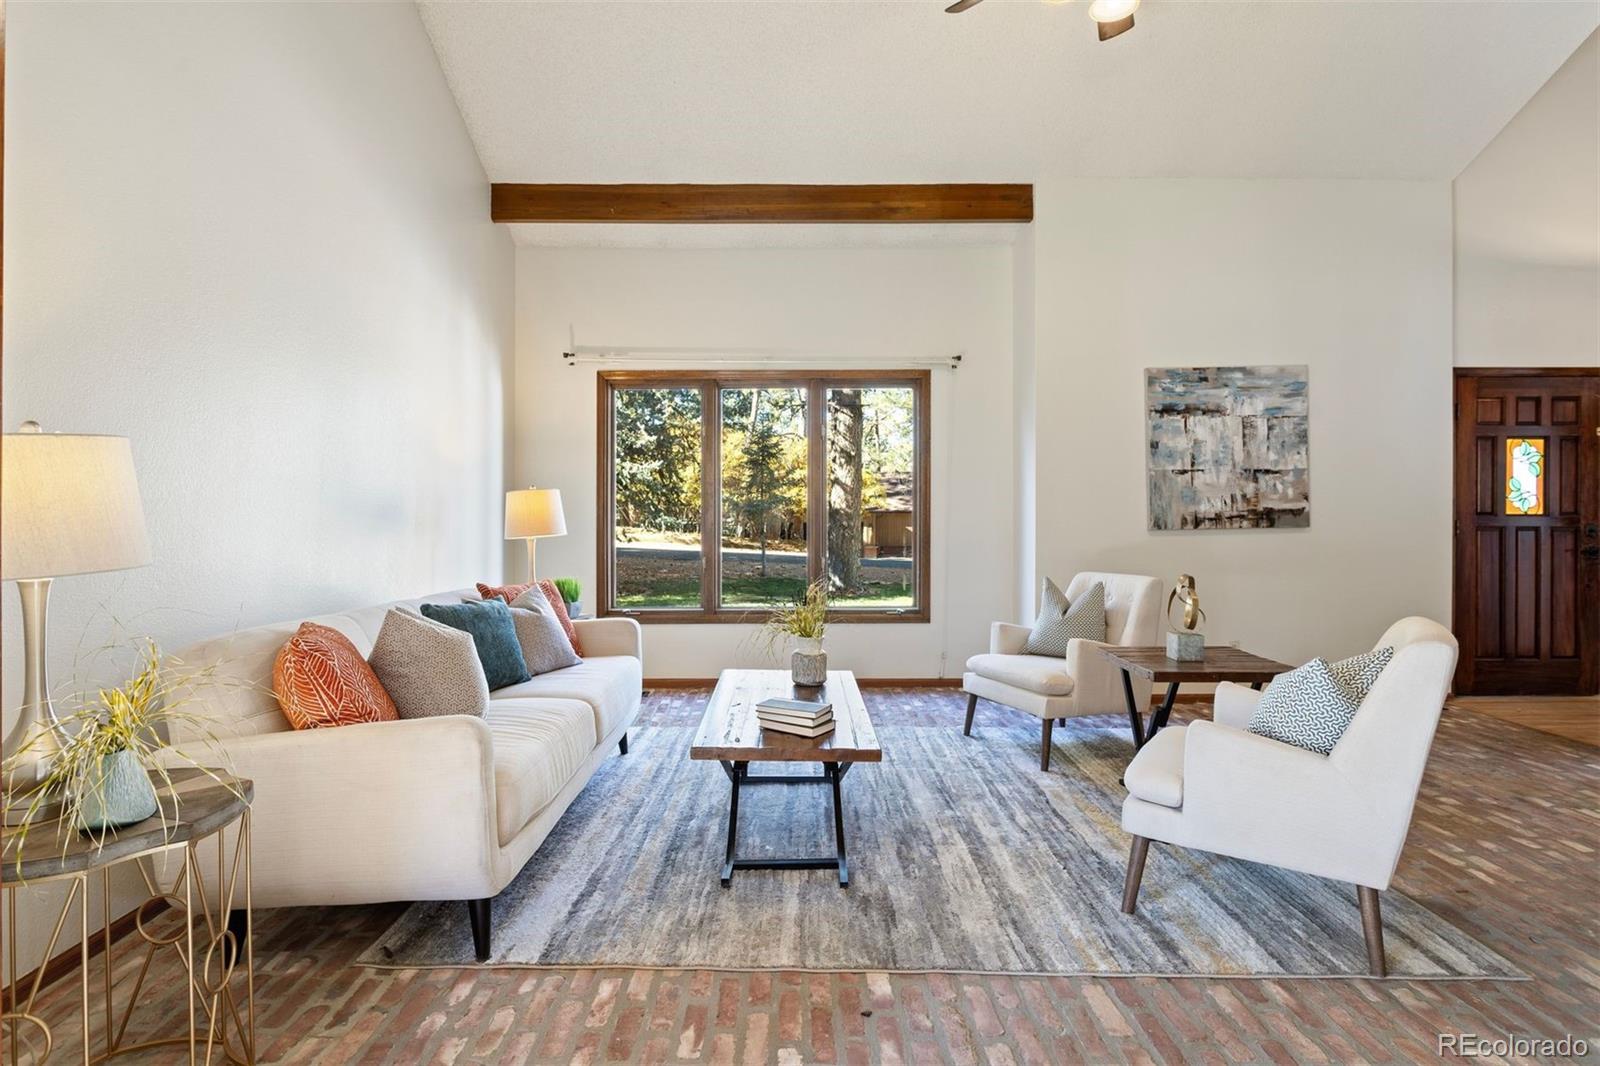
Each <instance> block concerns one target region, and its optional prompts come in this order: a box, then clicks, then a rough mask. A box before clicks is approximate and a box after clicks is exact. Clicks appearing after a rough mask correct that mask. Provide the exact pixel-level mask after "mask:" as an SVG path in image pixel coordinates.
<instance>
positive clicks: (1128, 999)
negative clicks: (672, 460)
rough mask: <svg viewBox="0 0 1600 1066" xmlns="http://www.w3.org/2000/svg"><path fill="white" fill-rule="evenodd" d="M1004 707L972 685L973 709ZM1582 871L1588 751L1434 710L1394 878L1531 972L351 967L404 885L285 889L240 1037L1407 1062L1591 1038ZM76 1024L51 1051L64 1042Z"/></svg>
mask: <svg viewBox="0 0 1600 1066" xmlns="http://www.w3.org/2000/svg"><path fill="white" fill-rule="evenodd" d="M704 698H705V693H704V692H663V693H659V694H656V695H652V696H651V697H649V698H648V699H647V700H646V707H645V711H644V714H645V717H646V719H647V720H649V721H653V722H656V723H678V724H693V722H694V721H695V720H696V719H697V717H698V714H699V710H700V708H701V706H703V701H704ZM868 699H869V701H870V703H871V705H872V707H873V711H874V718H875V720H877V721H879V722H880V723H882V724H893V725H923V726H928V727H932V728H952V729H953V728H959V726H960V720H961V714H962V709H963V703H962V699H961V697H960V695H959V693H956V692H953V691H951V690H936V689H907V690H873V691H869V693H868ZM1004 713H1009V712H1005V711H1002V710H999V709H996V708H992V707H989V706H984V707H982V708H981V709H980V711H979V716H980V717H979V724H980V725H981V724H982V721H983V718H984V716H988V715H997V714H1004ZM1057 737H1058V742H1061V738H1062V734H1061V733H1060V732H1058V733H1057ZM1066 740H1067V741H1068V742H1070V732H1069V733H1068V734H1067V737H1066ZM1160 861H1161V856H1160V854H1159V846H1158V850H1157V851H1154V852H1152V855H1151V862H1160ZM1597 875H1600V762H1597V756H1596V752H1595V751H1594V749H1592V748H1587V747H1584V746H1582V745H1579V744H1576V743H1573V742H1570V741H1565V740H1562V739H1560V738H1557V737H1552V736H1548V735H1545V734H1542V733H1537V732H1534V731H1532V730H1529V729H1525V728H1522V727H1519V726H1515V725H1511V724H1508V723H1505V722H1500V721H1496V720H1493V719H1490V718H1487V717H1483V716H1479V715H1476V714H1472V713H1468V712H1452V713H1450V714H1449V715H1447V717H1446V719H1445V721H1444V723H1443V724H1442V726H1441V728H1440V732H1439V737H1438V740H1437V742H1436V743H1435V745H1434V752H1433V758H1432V760H1431V762H1430V764H1429V767H1428V772H1427V776H1426V778H1425V779H1424V782H1423V786H1422V794H1421V797H1420V799H1419V801H1418V805H1417V810H1416V816H1415V821H1414V824H1413V828H1412V833H1411V839H1410V842H1409V844H1408V846H1407V848H1406V852H1405V856H1404V858H1403V859H1402V860H1401V863H1400V869H1399V872H1398V874H1397V876H1396V879H1395V887H1396V888H1397V889H1399V890H1400V891H1403V892H1405V893H1407V894H1409V895H1411V896H1412V897H1413V898H1415V899H1417V900H1419V901H1421V902H1422V903H1424V904H1426V905H1427V906H1429V907H1430V908H1432V909H1434V910H1436V911H1438V912H1440V913H1442V914H1444V915H1446V916H1447V917H1449V918H1450V919H1451V921H1453V922H1455V923H1456V924H1457V925H1459V926H1460V927H1461V928H1463V929H1465V930H1466V931H1467V932H1469V933H1471V934H1472V935H1473V936H1476V937H1478V938H1479V939H1480V940H1482V941H1484V942H1485V943H1487V944H1489V945H1490V946H1492V947H1494V948H1495V949H1496V950H1498V951H1500V952H1501V953H1503V954H1504V955H1505V956H1506V957H1508V958H1509V959H1511V960H1512V961H1513V962H1515V963H1517V964H1518V965H1519V966H1521V967H1522V968H1523V969H1525V970H1526V971H1527V972H1528V973H1530V974H1532V975H1533V980H1531V981H1404V980H1393V981H1371V980H1321V981H1315V980H1283V979H1275V980H1205V979H1193V978H1190V979H1157V978H1144V977H1136V978H1084V977H1006V976H998V975H988V976H982V975H977V976H975V975H969V974H937V973H934V974H914V975H903V974H886V973H844V974H814V973H792V972H778V973H767V972H738V973H725V972H708V971H702V970H694V971H680V970H664V971H648V970H627V969H607V970H487V969H486V970H475V969H466V970H368V969H365V968H362V967H357V966H354V965H352V963H351V960H352V959H353V958H354V957H355V956H356V955H357V954H358V953H359V952H360V951H361V950H362V949H363V948H364V947H366V946H367V945H368V944H369V943H370V942H371V941H372V940H373V939H374V938H375V937H376V936H377V935H378V934H379V933H380V932H381V931H382V930H383V929H384V928H385V927H386V926H387V924H388V923H389V922H390V921H391V920H392V919H393V918H394V917H395V916H396V915H397V914H398V913H399V911H400V909H401V908H400V907H399V906H374V907H349V908H325V909H302V910H286V911H277V912H270V913H264V914H262V915H261V916H260V919H259V921H258V926H257V952H256V959H257V965H256V971H257V997H258V1004H259V1009H258V1034H259V1035H258V1041H259V1047H260V1050H261V1054H262V1058H263V1061H267V1062H284V1063H318V1064H339V1063H567V1062H574V1063H610V1062H695V1063H717V1064H724V1063H726V1064H754V1063H802V1062H804V1063H812V1062H816V1063H867V1062H874V1063H877V1062H881V1063H902V1062H904V1063H940V1062H955V1063H977V1062H989V1063H1004V1064H1010V1063H1018V1064H1032V1063H1075V1062H1093V1063H1102V1062H1103V1063H1146V1062H1200V1063H1227V1062H1250V1063H1255V1062H1274V1063H1287V1062H1296V1063H1298V1062H1308V1063H1328V1062H1336V1063H1345V1062H1378V1063H1387V1062H1394V1063H1407V1062H1421V1061H1431V1060H1433V1059H1435V1058H1436V1054H1435V1049H1436V1034H1438V1033H1440V1032H1468V1033H1477V1034H1480V1035H1483V1036H1495V1037H1499V1036H1503V1035H1505V1034H1507V1033H1511V1034H1517V1035H1521V1036H1531V1037H1557V1036H1560V1035H1562V1034H1565V1033H1573V1034H1576V1035H1579V1036H1582V1037H1584V1038H1586V1039H1588V1041H1589V1042H1590V1044H1591V1045H1592V1046H1596V1047H1597V1048H1600V906H1597V904H1596V892H1595V889H1596V885H1597V883H1600V876H1597ZM1119 888H1120V886H1119V885H1107V886H1106V891H1108V892H1116V891H1118V890H1119ZM134 966H135V960H134V959H133V958H132V957H125V958H124V959H123V960H122V963H121V968H124V969H129V968H133V967H134ZM151 980H152V982H153V983H154V1002H153V1003H152V1004H151V1008H150V1013H149V1014H147V1015H145V1016H143V1017H142V1018H140V1019H137V1020H136V1021H135V1023H134V1030H135V1031H142V1030H143V1029H147V1028H149V1027H151V1026H159V1025H163V1024H171V1023H181V1019H182V1017H183V1011H184V1009H185V1007H184V999H183V996H182V993H181V988H182V984H181V970H180V968H179V965H178V963H177V961H176V957H175V956H170V957H166V958H163V959H161V960H159V961H158V962H157V963H156V965H155V967H153V969H152V973H151ZM75 995H76V982H68V983H67V984H66V985H58V986H57V987H56V988H54V989H52V990H50V992H49V993H47V997H46V999H45V1002H44V1005H43V1010H44V1012H45V1014H46V1015H47V1016H48V1017H53V1018H57V1019H60V1020H61V1021H62V1022H63V1023H64V1024H65V1025H67V1026H70V1024H71V1023H70V1021H68V1019H69V1018H70V1017H72V1003H73V1002H74V997H75ZM74 1035H75V1034H73V1033H63V1034H62V1035H61V1039H62V1046H60V1047H59V1048H58V1050H57V1053H56V1056H55V1061H58V1062H62V1061H65V1062H70V1061H73V1056H74V1055H75V1054H78V1052H77V1051H76V1050H75V1047H74V1044H75V1041H74ZM1591 1057H1595V1056H1594V1054H1593V1053H1592V1054H1591ZM184 1059H186V1056H184V1055H181V1054H178V1053H170V1054H169V1053H167V1052H155V1053H151V1054H149V1055H146V1056H144V1057H143V1058H142V1061H146V1062H175V1061H180V1060H184ZM1486 1061H1498V1060H1493V1059H1490V1060H1486Z"/></svg>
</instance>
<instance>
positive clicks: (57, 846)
mask: <svg viewBox="0 0 1600 1066" xmlns="http://www.w3.org/2000/svg"><path fill="white" fill-rule="evenodd" d="M150 780H151V782H152V784H154V785H155V789H156V799H157V801H158V802H159V803H160V806H161V810H160V812H159V813H158V814H156V815H154V816H153V817H150V818H147V819H145V820H144V821H142V822H138V823H135V824H134V825H128V826H123V827H122V828H121V829H114V830H109V831H107V832H106V833H105V834H104V835H103V836H102V835H100V834H98V833H95V834H88V833H79V832H77V831H76V830H74V829H70V828H68V827H66V826H63V825H62V824H61V823H60V822H59V821H46V822H39V823H35V824H34V825H32V826H30V827H29V829H28V835H27V838H26V840H25V841H24V842H23V846H22V848H21V849H20V852H19V850H18V849H17V848H16V847H15V846H14V839H15V838H12V839H11V840H8V841H7V844H6V847H5V849H4V850H3V851H0V895H3V896H4V901H5V907H6V920H7V922H8V923H9V926H10V928H11V929H12V930H13V931H14V930H16V928H17V892H18V890H20V889H23V888H28V887H32V886H35V885H41V884H51V883H62V884H65V885H66V886H67V896H66V899H65V900H64V901H63V902H62V904H61V911H60V915H59V916H58V917H57V918H56V921H55V926H54V928H53V929H52V931H51V934H50V938H49V941H48V942H47V943H46V944H45V948H44V952H43V955H42V956H41V959H40V964H39V967H38V969H36V970H35V971H33V975H32V977H31V978H30V979H28V980H22V978H23V977H24V976H26V975H24V974H23V973H22V972H21V971H20V970H19V968H18V958H17V938H16V936H15V933H14V932H13V935H12V936H11V938H10V939H11V942H10V944H9V946H8V949H7V957H6V959H5V963H6V974H5V976H6V987H7V988H8V990H9V991H8V992H7V994H6V995H5V997H4V1000H3V1002H0V1023H3V1027H0V1041H3V1042H4V1044H5V1047H6V1050H7V1051H8V1052H9V1061H11V1062H17V1061H19V1060H20V1055H21V1052H22V1050H23V1049H24V1048H28V1049H32V1050H33V1051H34V1052H35V1055H36V1058H35V1060H34V1061H36V1062H45V1061H48V1060H49V1059H50V1053H51V1051H52V1050H53V1049H54V1045H55V1036H54V1033H53V1031H52V1030H51V1028H50V1025H49V1023H48V1022H46V1021H45V1020H44V1019H43V1018H42V1017H40V1016H39V1014H38V1013H37V1012H36V1011H35V1005H36V1001H37V1000H38V997H39V990H40V988H41V986H42V985H43V983H44V977H45V971H46V968H47V967H46V963H48V962H49V960H50V958H51V957H52V955H53V954H54V952H55V948H56V944H57V943H58V942H59V940H60V938H61V931H62V930H63V929H65V928H66V924H67V919H68V916H69V915H70V914H71V913H72V911H73V909H74V907H75V906H76V909H77V912H78V923H79V933H80V940H79V944H78V961H79V965H78V982H79V993H80V994H79V1010H80V1011H81V1013H82V1015H83V1017H82V1030H83V1062H84V1064H85V1066H91V1064H93V1063H99V1062H105V1061H106V1060H108V1059H113V1058H116V1057H117V1056H119V1055H126V1054H130V1053H132V1052H135V1051H144V1050H147V1049H149V1048H153V1047H168V1046H176V1047H185V1046H186V1047H187V1048H188V1049H189V1062H190V1063H191V1064H193V1063H200V1062H204V1063H210V1062H211V1061H212V1060H213V1056H214V1055H216V1056H218V1060H219V1061H224V1060H225V1061H228V1062H233V1063H239V1064H242V1066H254V1063H255V1061H256V1046H255V1042H256V1041H255V977H254V973H253V970H254V961H255V959H254V946H253V943H252V935H251V917H250V801H251V799H252V797H253V796H254V792H255V790H254V786H253V785H252V784H251V782H249V781H248V780H245V779H244V778H238V777H234V776H232V775H230V774H227V773H224V772H222V771H220V770H215V771H205V770H199V769H194V768H192V767H189V768H183V769H173V770H169V771H168V775H167V779H163V778H162V777H161V776H160V775H158V774H154V773H152V774H151V775H150ZM168 780H170V784H169V783H168ZM230 830H231V832H230ZM230 837H231V839H232V844H231V847H230V846H229V839H230ZM208 841H211V842H213V845H214V846H213V847H208V848H207V849H206V850H207V852H208V854H207V855H206V860H207V861H202V858H201V855H200V845H202V844H204V843H206V842H208ZM213 850H214V851H215V853H216V863H215V870H214V872H212V873H209V874H208V872H207V871H206V869H204V867H206V866H209V865H211V864H210V862H209V861H208V860H209V859H210V855H209V852H210V851H213ZM179 851H181V852H182V854H181V855H174V856H171V861H170V862H168V863H167V864H165V865H167V866H169V867H174V868H176V871H177V872H176V873H175V874H174V875H173V880H172V883H171V884H170V885H163V884H161V883H159V873H157V874H152V871H151V866H152V863H150V862H141V861H139V860H141V859H153V858H155V857H157V856H161V855H163V853H173V852H179ZM126 862H133V863H134V864H135V865H136V866H137V868H138V870H139V874H140V876H141V877H142V878H143V880H144V884H145V887H146V888H147V889H148V890H149V896H148V898H146V899H145V900H144V901H143V902H142V903H140V904H139V906H138V907H136V908H135V909H134V911H133V912H132V913H133V921H134V930H135V932H136V933H137V934H138V937H139V940H140V941H141V942H142V948H143V950H144V953H145V957H144V961H143V963H142V964H141V965H140V967H139V969H138V971H137V973H138V976H137V977H136V978H135V979H134V980H133V982H132V988H131V990H130V991H128V993H127V995H126V996H125V1000H126V1002H125V1003H124V1005H123V1009H122V1011H121V1013H120V1014H119V1013H118V1010H117V995H116V992H117V990H116V989H115V988H114V987H113V984H114V976H115V974H114V971H115V963H116V957H115V955H114V953H113V947H112V943H111V871H112V869H113V868H115V867H117V866H120V865H121V864H123V863H126ZM91 877H98V878H99V879H100V889H101V897H102V900H103V903H102V915H101V930H100V948H101V954H102V955H103V956H104V957H103V959H102V969H103V971H104V973H103V976H104V982H103V988H102V992H103V994H104V996H105V1018H104V1022H105V1032H104V1033H102V1034H101V1039H100V1041H99V1045H98V1049H97V1048H96V1045H95V1042H94V1041H93V1039H92V1038H93V1033H92V1032H91V1027H90V1014H89V997H90V985H91V980H90V969H89V937H90V932H89V879H90V878H91ZM166 910H172V911H174V912H175V913H176V914H177V915H178V916H179V919H180V921H179V925H178V928H177V929H176V930H173V929H168V928H162V927H160V926H157V925H156V923H155V919H156V917H157V916H158V915H160V914H161V913H162V912H164V911H166ZM167 924H169V923H161V926H166V925H167ZM140 947H141V945H135V946H134V948H133V950H135V951H138V950H140ZM163 950H168V951H174V952H176V953H177V955H178V957H179V958H180V960H181V961H182V963H183V971H182V972H183V973H184V974H185V975H186V976H187V979H188V980H187V984H188V999H189V1015H188V1019H189V1021H188V1028H187V1032H184V1033H180V1034H177V1035H175V1036H170V1037H161V1038H156V1039H151V1040H141V1041H138V1042H136V1043H128V1042H126V1040H125V1037H126V1035H127V1032H128V1022H129V1021H130V1020H131V1019H132V1017H133V1014H134V1012H135V1010H136V1009H137V1008H138V1007H139V1005H140V1003H141V998H140V997H141V993H143V992H145V982H146V978H147V977H148V976H149V974H150V967H151V964H152V963H153V962H154V960H155V956H156V955H157V954H158V953H160V952H162V951H163ZM241 971H242V972H241ZM24 986H26V987H24ZM240 986H242V990H241V989H240ZM26 1030H31V1032H32V1037H33V1038H32V1039H29V1038H27V1037H26V1036H25V1031H26Z"/></svg>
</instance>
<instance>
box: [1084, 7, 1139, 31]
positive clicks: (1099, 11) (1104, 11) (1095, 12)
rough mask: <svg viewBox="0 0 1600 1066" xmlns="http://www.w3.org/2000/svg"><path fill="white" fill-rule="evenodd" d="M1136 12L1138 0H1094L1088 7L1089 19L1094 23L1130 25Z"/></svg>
mask: <svg viewBox="0 0 1600 1066" xmlns="http://www.w3.org/2000/svg"><path fill="white" fill-rule="evenodd" d="M1137 10H1139V0H1094V3H1092V4H1090V5H1089V17H1090V18H1092V19H1094V20H1095V21H1096V22H1127V23H1128V24H1129V25H1132V19H1133V13H1134V12H1135V11H1137ZM1119 32H1120V31H1119Z"/></svg>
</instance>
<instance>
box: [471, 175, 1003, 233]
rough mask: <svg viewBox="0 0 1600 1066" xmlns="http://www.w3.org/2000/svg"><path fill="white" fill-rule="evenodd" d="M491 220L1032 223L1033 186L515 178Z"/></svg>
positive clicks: (495, 195) (493, 201) (501, 191)
mask: <svg viewBox="0 0 1600 1066" xmlns="http://www.w3.org/2000/svg"><path fill="white" fill-rule="evenodd" d="M489 213H490V217H491V218H493V219H494V221H496V222H780V223H782V222H1032V221H1033V186H1032V185H520V184H512V183H500V182H496V183H495V184H494V185H493V186H492V188H491V195H490V207H489Z"/></svg>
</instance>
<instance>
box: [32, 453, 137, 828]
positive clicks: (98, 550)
mask: <svg viewBox="0 0 1600 1066" xmlns="http://www.w3.org/2000/svg"><path fill="white" fill-rule="evenodd" d="M0 492H3V493H4V497H5V506H4V508H3V509H0V544H3V545H4V546H5V550H4V551H3V552H0V580H5V581H15V582H16V583H17V591H18V592H19V593H20V594H21V596H22V661H23V686H22V707H21V710H20V711H19V712H18V714H17V721H16V724H15V725H13V726H12V727H11V729H10V730H8V731H7V732H6V735H5V740H4V751H5V754H6V756H7V758H11V757H13V756H15V755H16V753H17V752H18V750H19V749H24V746H26V747H25V750H24V751H23V753H22V755H21V756H20V757H18V758H17V759H16V760H15V765H13V766H12V767H10V768H9V771H10V772H8V774H7V775H6V778H7V779H6V781H5V783H4V784H5V792H6V805H5V808H6V824H8V825H12V824H16V823H17V822H18V821H20V820H22V819H24V818H25V817H26V816H27V812H28V810H29V808H30V806H32V807H33V817H35V818H40V817H48V816H50V815H52V814H54V813H55V811H54V810H52V809H50V805H48V804H46V803H39V804H37V805H34V804H33V802H32V801H33V800H34V799H38V798H39V797H37V796H33V795H30V793H32V791H33V790H34V788H35V787H36V786H37V784H38V782H39V779H40V777H41V776H42V772H43V770H44V768H45V767H46V766H48V765H49V762H50V760H51V759H52V758H54V757H55V754H56V752H57V751H58V750H59V742H58V740H57V729H58V727H59V725H60V721H59V719H58V718H57V717H56V711H55V707H54V706H52V705H51V702H50V674H49V649H48V646H47V644H46V633H47V627H46V621H47V614H48V610H49V605H50V583H51V582H52V581H53V580H54V579H55V578H58V577H67V576H69V575H72V574H93V573H98V572H100V571H104V570H127V569H130V568H132V567H135V566H144V565H145V564H147V563H148V562H150V542H149V539H148V538H147V536H146V534H145V526H144V508H143V507H142V506H141V505H140V503H139V483H138V479H137V478H136V477H135V476H134V472H133V449H132V448H131V447H129V445H128V438H127V437H103V436H90V435H87V434H78V433H43V432H40V429H39V424H38V423H37V422H24V423H23V424H22V430H21V432H19V433H7V434H6V435H5V440H4V442H3V447H0Z"/></svg>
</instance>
